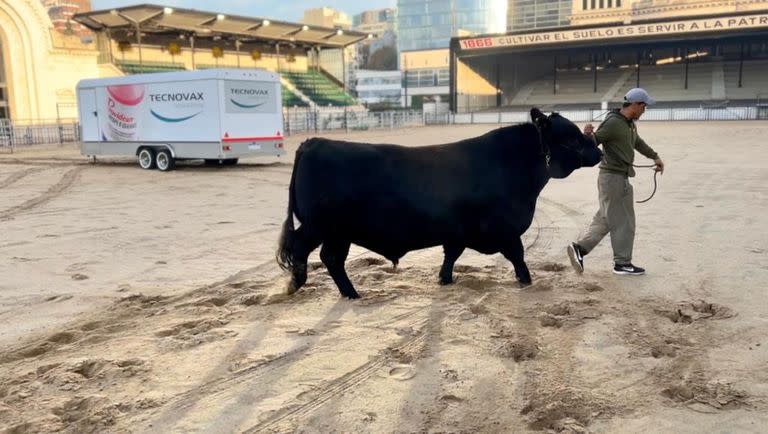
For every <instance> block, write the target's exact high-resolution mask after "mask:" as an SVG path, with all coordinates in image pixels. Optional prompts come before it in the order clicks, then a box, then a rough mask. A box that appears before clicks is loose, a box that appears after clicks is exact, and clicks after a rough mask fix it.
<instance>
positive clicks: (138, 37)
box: [136, 21, 144, 66]
mask: <svg viewBox="0 0 768 434" xmlns="http://www.w3.org/2000/svg"><path fill="white" fill-rule="evenodd" d="M136 43H137V44H139V66H144V60H143V59H142V57H141V24H139V22H138V21H137V22H136Z"/></svg>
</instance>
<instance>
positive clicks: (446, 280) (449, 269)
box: [440, 245, 464, 285]
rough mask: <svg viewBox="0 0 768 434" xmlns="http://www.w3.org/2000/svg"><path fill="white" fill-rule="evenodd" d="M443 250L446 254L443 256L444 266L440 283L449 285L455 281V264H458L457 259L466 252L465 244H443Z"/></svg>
mask: <svg viewBox="0 0 768 434" xmlns="http://www.w3.org/2000/svg"><path fill="white" fill-rule="evenodd" d="M443 252H444V253H445V256H444V258H443V266H442V267H440V284H441V285H448V284H451V283H453V266H454V264H456V260H457V259H459V256H461V254H462V253H464V246H449V245H445V246H443Z"/></svg>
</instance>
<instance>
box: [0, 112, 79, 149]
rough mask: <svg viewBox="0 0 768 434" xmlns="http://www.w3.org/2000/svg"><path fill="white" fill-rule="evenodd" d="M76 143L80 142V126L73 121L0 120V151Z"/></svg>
mask: <svg viewBox="0 0 768 434" xmlns="http://www.w3.org/2000/svg"><path fill="white" fill-rule="evenodd" d="M78 141H80V124H79V123H78V122H77V120H74V119H67V120H63V119H61V120H55V119H54V120H44V119H43V120H25V119H21V120H16V119H14V120H11V119H0V149H3V150H10V151H11V152H13V150H14V149H15V148H16V147H18V146H27V145H43V144H55V143H58V144H64V143H74V142H78Z"/></svg>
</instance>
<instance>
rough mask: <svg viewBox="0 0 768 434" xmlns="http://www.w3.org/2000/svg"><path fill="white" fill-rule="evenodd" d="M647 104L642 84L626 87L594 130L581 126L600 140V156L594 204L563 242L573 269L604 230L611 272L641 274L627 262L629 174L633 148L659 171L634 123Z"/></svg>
mask: <svg viewBox="0 0 768 434" xmlns="http://www.w3.org/2000/svg"><path fill="white" fill-rule="evenodd" d="M653 103H654V100H653V99H652V98H651V97H650V95H648V92H646V91H645V90H644V89H641V88H635V89H631V90H630V91H629V92H627V94H626V95H625V96H624V104H623V106H622V108H621V109H616V110H613V111H611V112H610V113H609V114H608V115H607V116H606V118H605V121H603V123H602V124H600V127H599V128H598V129H597V131H594V127H593V126H592V124H588V125H586V126H585V127H584V134H586V135H588V136H592V137H593V140H595V141H596V142H597V143H598V144H599V145H603V150H604V156H603V161H602V162H600V166H599V167H600V174H599V176H598V179H597V188H598V192H599V199H600V209H599V210H598V211H597V213H596V214H595V217H594V218H593V219H592V223H591V224H590V225H589V228H588V229H587V230H586V232H585V234H584V236H583V237H582V238H581V239H579V240H578V241H576V242H575V243H571V245H570V246H568V257H569V258H570V260H571V265H573V268H574V269H575V270H576V272H577V273H583V272H584V256H585V255H586V254H588V253H589V252H591V251H592V249H594V248H595V246H597V244H598V243H600V241H601V240H602V239H603V238H604V237H605V236H606V235H607V234H608V233H610V234H611V246H612V247H613V261H614V267H613V272H614V273H616V274H623V275H632V276H639V275H642V274H645V270H644V269H643V268H640V267H638V266H636V265H633V264H632V247H633V244H634V241H635V210H634V197H633V189H632V185H631V184H630V183H629V178H630V177H633V176H635V170H634V169H633V162H634V160H635V150H637V151H638V152H640V153H641V154H643V155H644V156H646V157H648V158H650V159H651V160H653V162H654V163H655V167H654V170H656V171H657V172H661V173H664V162H663V161H661V158H659V155H658V154H657V153H656V152H655V151H654V150H653V149H652V148H651V147H650V146H648V145H647V144H646V143H645V141H643V139H641V138H640V136H638V135H637V126H636V125H635V121H636V120H637V119H640V116H642V115H643V113H645V107H646V106H649V105H651V104H653Z"/></svg>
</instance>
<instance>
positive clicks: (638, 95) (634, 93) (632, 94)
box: [624, 87, 656, 105]
mask: <svg viewBox="0 0 768 434" xmlns="http://www.w3.org/2000/svg"><path fill="white" fill-rule="evenodd" d="M624 101H626V102H644V103H645V104H646V105H653V104H656V100H654V99H653V98H651V96H650V95H648V92H646V91H645V89H643V88H642V87H636V88H634V89H630V90H629V92H627V94H626V95H624Z"/></svg>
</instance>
